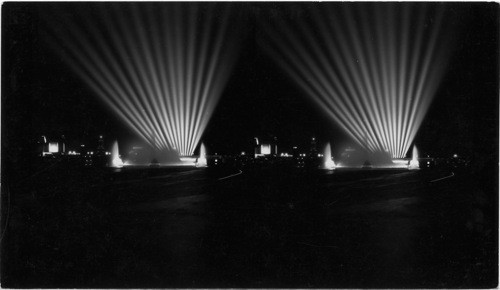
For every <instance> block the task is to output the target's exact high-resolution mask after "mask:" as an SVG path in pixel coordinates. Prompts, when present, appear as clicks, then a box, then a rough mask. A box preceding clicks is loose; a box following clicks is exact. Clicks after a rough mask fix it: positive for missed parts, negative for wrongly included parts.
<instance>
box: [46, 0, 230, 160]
mask: <svg viewBox="0 0 500 290" xmlns="http://www.w3.org/2000/svg"><path fill="white" fill-rule="evenodd" d="M230 16H231V14H230V13H229V11H228V5H219V4H215V3H207V4H193V3H189V4H188V3H149V4H146V5H143V4H126V3H120V4H109V3H108V4H102V3H101V4H93V6H92V7H91V8H89V9H88V10H87V9H78V11H66V13H65V14H64V13H61V12H60V11H58V14H55V13H54V15H53V17H51V19H49V21H48V23H49V27H50V28H51V29H50V34H49V35H50V36H51V37H52V40H51V41H52V42H53V43H55V44H58V45H59V51H62V52H63V55H64V57H65V58H66V59H67V60H68V63H69V64H70V65H71V66H72V68H74V70H75V71H76V72H77V73H78V74H79V75H80V76H81V77H82V78H83V80H85V81H86V82H87V83H88V84H89V85H90V86H91V88H92V89H93V90H94V91H95V92H96V93H97V94H98V95H99V96H100V97H101V98H102V99H103V100H104V101H105V102H106V103H107V104H108V105H109V106H110V108H111V109H112V110H113V111H114V112H115V113H116V114H117V115H118V116H119V117H120V119H121V120H123V121H124V122H126V124H127V125H128V126H129V127H130V128H131V129H132V130H134V132H135V133H136V134H138V135H139V136H140V137H142V138H143V139H144V140H146V141H147V142H148V143H149V144H150V145H151V146H153V147H154V148H156V149H159V150H163V149H168V150H175V151H177V152H178V153H179V154H180V155H181V156H186V155H192V154H193V151H194V150H195V147H196V146H197V144H198V142H199V141H200V138H201V136H202V133H203V131H204V129H205V127H206V126H207V123H208V120H209V118H210V116H211V114H212V112H213V110H214V108H215V105H216V104H217V101H218V99H219V97H220V95H221V93H222V89H223V87H224V85H225V82H226V80H227V78H228V75H229V70H230V68H231V65H232V63H233V62H234V52H235V50H236V47H235V46H234V42H233V41H231V40H232V39H233V38H234V37H231V34H232V33H233V30H232V29H231V26H232V25H234V22H233V21H231V20H230Z"/></svg>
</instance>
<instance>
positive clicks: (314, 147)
mask: <svg viewBox="0 0 500 290" xmlns="http://www.w3.org/2000/svg"><path fill="white" fill-rule="evenodd" d="M309 153H310V156H316V155H317V154H318V145H317V143H316V138H315V137H312V139H311V148H310V150H309Z"/></svg>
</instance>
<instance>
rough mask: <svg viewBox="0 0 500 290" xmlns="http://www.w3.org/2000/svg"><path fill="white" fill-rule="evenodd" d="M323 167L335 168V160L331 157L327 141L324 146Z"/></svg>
mask: <svg viewBox="0 0 500 290" xmlns="http://www.w3.org/2000/svg"><path fill="white" fill-rule="evenodd" d="M323 168H324V169H329V170H332V169H335V162H334V161H333V159H332V150H331V147H330V142H328V143H327V144H326V146H325V153H324V154H323Z"/></svg>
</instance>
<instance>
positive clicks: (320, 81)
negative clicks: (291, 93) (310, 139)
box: [262, 3, 449, 158]
mask: <svg viewBox="0 0 500 290" xmlns="http://www.w3.org/2000/svg"><path fill="white" fill-rule="evenodd" d="M367 5H368V4H366V3H365V4H356V3H339V4H337V5H331V3H327V4H322V3H318V4H317V5H314V7H313V9H311V11H310V14H309V15H308V16H304V17H292V18H291V19H288V20H286V19H281V20H277V21H276V22H275V23H272V25H275V29H271V28H269V29H266V30H265V31H268V32H269V35H268V36H269V37H268V38H267V41H263V42H262V46H263V47H264V48H265V49H266V50H268V51H269V52H270V54H271V55H272V56H273V57H274V58H275V59H276V60H277V61H278V62H279V63H280V64H281V66H282V67H283V68H285V70H286V71H287V72H288V73H289V75H290V76H291V77H292V78H293V79H294V80H295V81H296V82H297V84H298V85H299V86H300V87H301V88H302V89H303V90H304V92H306V93H307V94H308V95H309V96H310V97H311V98H312V99H313V100H314V101H315V102H316V103H317V104H318V105H319V106H320V107H321V108H322V109H323V110H324V111H325V112H326V113H327V115H328V116H329V117H330V118H331V119H332V120H333V121H334V122H336V123H337V125H338V126H339V127H341V128H342V129H343V130H344V132H346V133H347V134H348V135H349V136H350V137H351V138H352V139H353V140H355V141H356V142H357V143H358V144H360V145H361V146H363V147H364V148H365V149H367V150H369V151H371V152H387V151H388V152H390V153H391V155H392V157H393V158H401V157H404V156H405V155H406V152H407V151H408V149H409V147H410V146H411V144H412V142H413V140H414V138H415V135H416V133H417V131H418V128H419V126H420V125H421V123H422V121H423V118H424V116H425V113H426V111H427V109H428V107H429V105H430V103H431V100H432V98H433V96H434V94H435V92H436V90H437V87H438V85H439V82H440V80H441V77H442V72H443V70H444V68H445V64H446V63H447V62H446V57H445V56H446V55H445V54H444V52H445V49H444V48H445V46H444V44H446V43H447V42H448V41H447V40H446V39H447V32H446V33H443V30H442V28H443V25H442V20H443V15H442V13H441V12H442V11H441V10H439V9H435V10H432V11H431V9H428V8H429V6H428V5H426V4H413V5H410V4H408V5H407V4H406V3H403V4H398V3H377V4H370V5H371V6H367ZM307 17H310V18H307ZM306 18H307V19H306ZM273 19H279V17H274V18H273ZM448 34H449V33H448Z"/></svg>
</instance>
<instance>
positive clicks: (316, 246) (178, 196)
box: [2, 165, 498, 288]
mask: <svg viewBox="0 0 500 290" xmlns="http://www.w3.org/2000/svg"><path fill="white" fill-rule="evenodd" d="M238 172H239V170H238V169H231V168H223V169H220V168H219V169H215V168H207V169H193V168H184V169H158V168H156V169H141V170H122V171H121V172H112V170H103V169H85V170H84V169H78V170H77V169H72V170H68V169H67V168H64V167H62V166H59V165H55V166H53V167H51V168H50V169H48V170H45V171H43V172H40V173H39V174H37V175H36V176H33V177H30V178H25V179H23V180H17V181H16V182H15V183H11V184H6V183H5V182H4V184H3V186H2V187H3V190H4V192H7V193H8V194H7V195H4V196H5V198H4V201H3V202H4V205H6V204H7V205H9V206H8V207H7V209H8V210H7V211H5V210H4V211H3V214H4V223H5V221H6V220H7V225H8V226H7V228H6V231H5V233H4V235H3V236H2V237H3V240H2V287H12V288H30V287H35V288H45V287H50V288H57V287H63V288H74V287H91V288H95V287H113V288H127V287H133V288H137V287H140V288H147V287H190V288H192V287H203V288H206V287H253V288H255V287H257V288H259V287H287V288H288V287H326V288H338V287H356V288H358V287H370V288H373V287H383V288H392V287H398V288H399V287H412V288H414V287H423V288H481V287H487V288H491V287H496V285H497V278H498V239H497V235H498V230H497V229H498V224H497V220H498V216H497V205H498V200H497V197H496V194H497V192H496V191H493V192H488V190H487V189H484V188H482V187H481V186H480V185H479V182H478V181H477V180H476V179H477V178H474V177H473V176H472V175H470V174H468V173H467V172H464V170H453V174H454V176H452V177H450V178H446V179H442V180H438V181H434V182H431V181H432V180H435V179H438V178H442V177H446V176H449V175H451V174H452V173H451V172H452V171H451V170H445V169H434V170H428V171H425V170H421V171H418V172H408V171H406V172H401V171H400V172H396V171H371V170H365V171H357V172H346V171H344V172H342V171H337V172H333V173H331V172H330V173H328V172H326V171H320V170H311V169H298V168H293V167H280V166H270V165H269V166H260V167H253V168H252V167H245V168H243V169H242V174H239V175H236V176H233V177H230V178H225V179H219V178H223V177H226V176H229V175H231V174H235V173H238ZM4 208H5V207H4ZM5 216H8V219H5Z"/></svg>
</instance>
